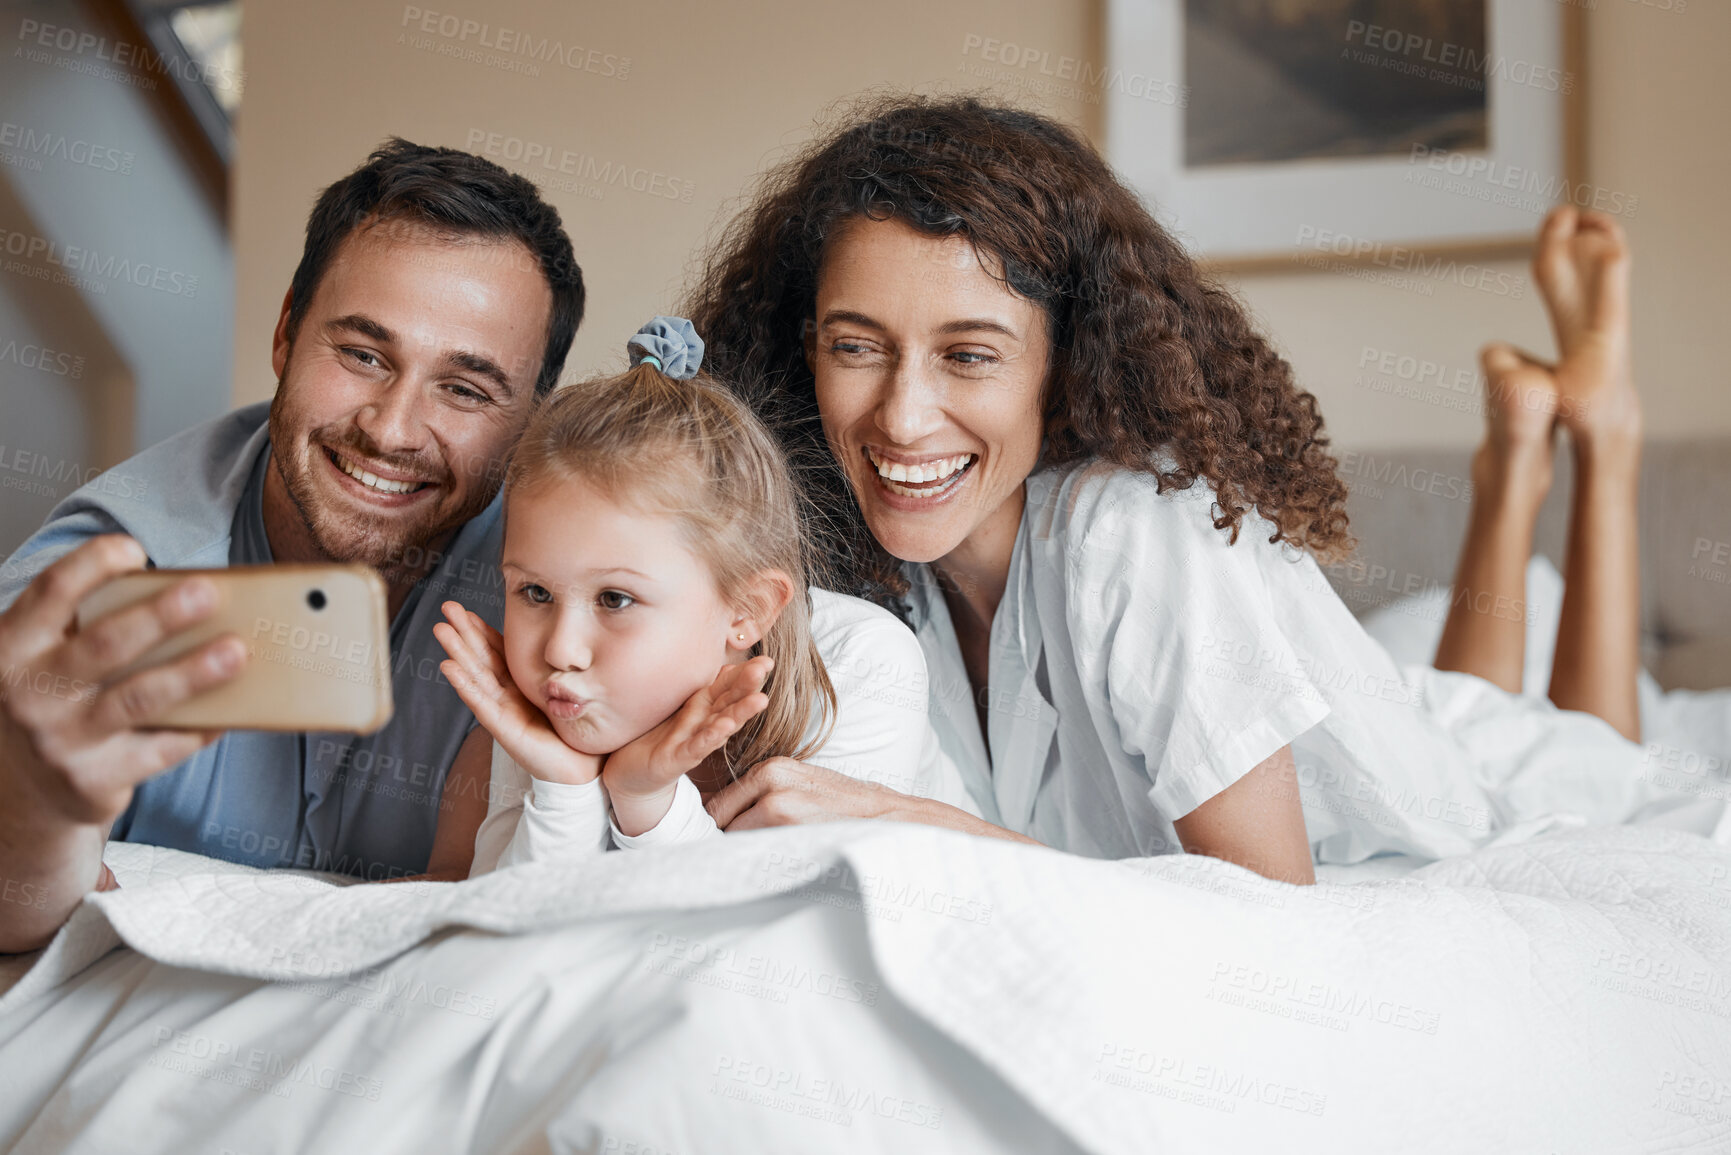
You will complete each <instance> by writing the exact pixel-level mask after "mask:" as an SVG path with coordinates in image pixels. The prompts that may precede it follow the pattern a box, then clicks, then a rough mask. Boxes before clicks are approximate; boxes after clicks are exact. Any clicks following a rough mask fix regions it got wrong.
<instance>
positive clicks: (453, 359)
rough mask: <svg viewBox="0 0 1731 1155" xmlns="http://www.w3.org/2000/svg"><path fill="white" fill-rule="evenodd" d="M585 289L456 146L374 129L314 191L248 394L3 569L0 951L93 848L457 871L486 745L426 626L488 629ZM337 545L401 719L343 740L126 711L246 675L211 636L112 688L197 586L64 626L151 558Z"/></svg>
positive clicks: (525, 200)
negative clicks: (377, 594) (537, 438)
mask: <svg viewBox="0 0 1731 1155" xmlns="http://www.w3.org/2000/svg"><path fill="white" fill-rule="evenodd" d="M583 300H584V290H583V280H582V273H581V271H580V270H579V268H578V267H577V264H576V261H575V259H574V257H573V254H572V249H571V243H570V241H569V239H568V238H567V237H566V235H565V233H564V231H563V229H562V228H561V226H560V222H559V215H558V213H557V212H556V211H555V210H554V209H553V208H552V207H550V206H549V205H547V204H545V203H544V202H542V201H541V199H540V197H539V195H538V194H537V192H536V190H535V187H534V186H533V185H532V184H530V183H529V182H528V181H527V180H524V179H523V178H521V177H518V176H514V175H512V174H510V173H508V172H506V171H505V170H504V169H501V168H499V167H498V166H496V165H494V164H492V163H490V162H488V161H485V160H482V159H480V158H479V157H475V156H471V155H469V154H466V153H462V152H457V151H455V150H451V149H435V148H425V147H421V146H418V145H414V144H410V143H408V142H406V141H402V140H392V141H390V142H389V143H387V144H386V145H385V146H384V147H383V148H381V149H380V150H379V151H377V152H375V153H374V154H373V155H372V156H371V157H370V158H369V159H368V161H367V163H366V164H365V165H363V166H362V167H361V168H359V169H357V170H356V171H355V172H353V173H351V174H350V175H349V176H347V177H344V178H343V179H342V180H340V181H338V182H336V183H335V184H333V185H332V186H331V187H330V188H328V189H326V190H325V191H324V193H323V194H322V195H321V196H320V198H319V201H318V204H317V205H316V207H315V208H314V210H313V214H312V217H311V219H310V220H309V221H308V224H307V236H306V247H305V249H304V250H303V253H302V257H301V262H300V265H299V267H298V268H297V269H296V271H295V275H294V279H293V282H292V283H291V285H290V288H289V291H288V293H287V295H286V296H285V297H284V299H283V306H282V313H281V316H280V317H279V319H278V321H277V328H276V333H275V337H274V340H273V345H272V367H273V368H274V370H275V372H276V374H277V388H276V394H275V397H274V398H273V400H272V401H271V402H270V403H269V405H268V407H267V406H266V405H265V404H262V403H261V404H257V405H252V406H248V407H245V408H242V409H239V410H237V411H235V412H233V413H230V414H228V415H226V416H224V417H221V418H219V419H217V420H215V421H211V422H208V423H206V424H204V425H202V426H199V427H197V428H194V429H191V430H188V431H186V432H185V433H182V434H180V435H178V436H176V437H174V438H171V439H170V440H168V441H166V442H164V443H162V444H161V445H158V446H155V447H153V448H151V449H149V450H146V451H145V452H143V453H141V454H139V455H138V456H136V457H134V458H132V459H131V460H129V461H127V462H125V463H123V464H122V465H120V466H118V467H116V469H115V470H113V471H110V472H111V473H115V474H119V475H121V476H122V477H124V478H126V479H127V480H128V481H130V482H132V483H133V484H129V485H126V486H120V485H115V484H111V483H108V484H105V482H104V479H103V478H97V479H95V480H94V481H93V482H91V484H89V485H86V486H85V487H83V488H82V489H80V490H79V491H78V492H76V493H74V494H72V495H70V496H69V497H68V498H67V499H66V500H65V501H63V502H61V503H60V505H59V506H57V507H56V509H55V510H54V512H53V513H52V514H51V515H50V518H49V521H48V523H47V524H46V525H44V526H43V528H42V529H41V530H40V531H38V532H37V533H36V534H35V535H34V536H32V537H31V538H30V539H29V540H28V541H26V542H25V543H24V545H23V546H21V547H20V548H19V550H18V551H17V553H15V554H14V555H13V556H12V557H11V558H10V559H9V560H8V561H7V562H6V563H5V564H4V566H3V567H0V607H8V608H7V609H6V611H5V613H4V614H3V615H0V877H4V878H5V879H7V880H8V882H9V884H10V885H9V888H8V893H9V894H12V895H27V896H28V898H29V900H28V901H21V902H10V903H4V904H0V952H15V951H20V950H29V949H33V948H36V947H39V946H41V945H43V944H44V943H46V942H47V941H48V939H49V938H51V937H52V936H53V933H54V931H55V929H56V928H58V927H59V925H60V924H61V923H62V922H64V921H65V919H66V917H67V916H68V915H69V914H70V912H71V911H72V909H73V908H74V907H75V906H76V905H77V904H78V903H79V901H80V900H81V899H82V897H83V895H84V894H85V893H86V892H87V891H89V890H91V889H93V888H98V887H102V886H107V885H112V878H111V877H110V876H109V875H108V873H107V870H106V868H105V867H103V866H102V848H103V844H104V842H105V841H106V840H107V839H108V838H109V837H113V838H119V839H125V840H129V841H138V842H149V843H152V844H155V845H160V846H169V847H175V848H178V849H183V850H189V851H194V852H196V853H200V854H207V855H212V856H215V857H219V858H224V859H228V860H231V861H235V862H243V863H249V864H252V865H255V866H262V867H275V866H281V867H302V868H310V869H316V870H334V871H339V872H342V873H347V874H353V875H357V876H360V877H362V878H368V879H381V878H390V877H403V876H407V875H410V874H418V873H421V872H423V871H425V872H429V873H432V874H435V875H441V874H443V875H445V876H460V874H461V872H462V871H463V870H464V869H465V868H466V865H467V862H468V857H469V852H470V850H471V847H472V841H473V831H474V828H475V826H476V825H478V823H479V821H480V817H481V815H482V814H484V813H485V810H486V799H485V797H484V791H485V786H486V783H487V781H488V772H487V767H488V757H489V753H490V743H489V742H488V741H487V735H486V732H485V731H484V730H480V729H477V728H475V723H474V718H473V716H472V715H471V714H470V713H469V711H468V709H467V708H465V707H464V706H463V704H462V702H461V701H460V700H459V699H458V697H457V695H456V693H455V691H453V690H452V688H451V687H450V686H449V684H447V683H446V682H445V681H444V680H443V679H442V678H440V677H439V675H438V665H439V661H440V660H441V659H442V658H443V656H444V655H443V652H442V651H441V650H440V649H439V647H438V644H437V642H436V641H434V638H433V633H432V625H433V623H434V622H435V621H436V620H438V617H439V604H440V602H442V601H444V600H445V599H447V598H456V599H457V600H459V601H461V602H462V603H463V604H464V605H466V606H469V607H471V608H473V609H475V610H476V611H477V612H479V613H481V614H482V616H483V617H486V618H488V619H489V620H490V621H491V622H492V624H493V625H494V626H495V627H497V626H499V625H500V624H501V621H502V617H503V611H504V599H503V593H502V585H501V583H500V579H499V577H498V570H497V560H498V550H499V539H500V532H501V511H500V502H499V499H498V491H499V486H500V481H501V480H502V476H503V470H502V462H503V461H504V459H505V458H506V456H507V455H508V453H509V452H510V449H511V447H512V445H513V444H514V443H515V442H516V440H517V438H518V436H519V434H521V432H522V430H523V428H524V426H525V424H526V423H527V421H528V419H529V415H530V413H531V411H532V410H533V408H534V406H535V403H536V401H537V400H538V398H540V397H541V396H543V395H544V394H546V393H547V392H548V391H549V390H550V389H551V388H552V387H553V386H554V384H555V383H556V382H557V380H558V377H559V372H560V370H561V369H562V368H563V366H564V362H565V355H566V353H567V352H568V350H569V349H570V347H571V339H572V337H573V335H574V334H575V332H576V329H577V325H578V322H579V321H580V320H581V318H582V313H583ZM112 480H113V479H112V478H110V479H109V481H110V482H112ZM140 483H142V484H140ZM121 495H124V496H121ZM331 561H337V562H351V563H362V564H366V565H370V566H373V567H375V568H376V569H377V570H378V571H379V573H380V575H381V576H382V577H383V578H384V580H385V582H386V585H387V587H388V589H389V601H388V606H389V611H390V614H391V629H390V641H391V663H392V683H393V687H392V688H393V694H394V696H395V701H396V713H395V715H394V717H393V718H392V720H391V721H390V722H389V723H388V724H387V725H386V726H385V727H384V728H383V729H381V730H379V731H378V732H377V733H375V734H372V735H368V736H366V737H355V736H353V735H345V734H336V733H297V734H271V733H261V732H245V731H228V732H226V733H187V732H177V731H165V730H152V729H148V728H142V727H140V726H139V720H140V719H142V718H147V717H150V716H153V715H154V714H155V713H156V712H157V711H159V710H161V709H164V708H166V707H167V706H169V705H172V704H173V703H176V702H179V701H181V700H183V699H185V698H187V697H189V696H191V695H193V694H196V693H198V692H200V691H201V690H204V689H207V688H209V687H211V686H214V685H217V684H219V683H221V682H223V681H225V680H227V679H228V678H231V677H233V676H234V675H235V674H236V673H237V672H238V671H239V668H240V666H241V665H242V664H243V663H244V660H245V650H244V645H243V644H242V643H241V641H240V640H239V639H238V638H235V637H233V636H232V635H231V636H228V637H225V638H219V639H216V640H215V641H213V642H210V643H208V644H206V645H205V646H203V647H200V648H198V649H196V650H194V651H193V652H191V653H189V654H187V655H185V656H183V657H181V658H179V659H176V660H174V661H172V662H169V663H166V664H164V665H161V666H157V667H155V668H152V669H149V670H145V671H141V672H139V673H136V674H134V675H132V676H130V677H128V678H126V679H124V680H121V681H118V682H115V683H114V684H112V685H109V684H106V683H108V682H109V681H110V679H111V678H112V676H113V675H114V674H115V673H116V672H118V671H119V670H121V669H122V668H124V667H125V666H126V665H127V664H129V663H130V662H131V661H132V660H133V659H135V658H136V657H137V656H138V655H140V654H142V653H143V652H144V651H146V650H147V649H149V648H150V647H151V646H152V645H154V644H155V643H156V642H158V641H159V640H161V639H162V638H163V637H165V636H167V635H170V634H173V633H175V632H177V631H179V630H181V629H183V628H185V627H186V626H187V625H188V624H190V623H192V622H194V621H196V620H198V619H199V618H200V617H202V616H203V615H205V614H207V613H209V612H210V610H211V608H212V595H213V593H214V590H213V589H212V587H211V583H210V582H209V580H208V579H199V578H192V579H187V580H184V581H182V582H179V583H176V585H174V586H173V587H171V588H170V589H168V590H167V591H165V592H164V593H163V594H162V595H160V596H158V597H156V598H153V599H150V600H149V601H148V602H146V603H144V604H141V605H139V606H136V607H131V608H128V609H125V610H122V611H118V612H116V613H114V614H111V615H109V616H108V617H106V618H104V619H102V620H100V621H98V622H94V623H91V624H90V626H89V627H88V628H86V629H84V630H77V629H76V628H75V611H76V607H77V604H78V602H79V601H80V599H81V598H83V597H84V595H86V594H87V593H89V592H90V591H91V590H94V589H95V588H97V587H98V586H100V585H101V584H102V583H103V582H104V581H106V580H108V579H109V578H111V577H114V576H116V575H118V574H121V573H124V572H126V571H129V570H134V569H138V568H140V567H141V566H143V565H145V564H147V563H148V564H151V565H156V566H162V567H169V568H195V567H204V568H209V567H215V566H227V565H253V564H265V563H293V562H331ZM447 778H449V779H450V781H451V782H452V786H453V790H452V794H453V795H456V796H454V797H447V798H445V799H444V800H443V805H445V806H447V807H456V808H459V809H461V811H462V812H463V814H464V815H465V816H466V819H465V821H463V822H457V823H452V824H448V826H449V828H451V829H453V830H455V831H457V834H455V835H448V836H447V842H448V843H449V845H441V846H438V847H435V846H434V838H433V836H434V831H435V829H436V828H437V826H438V818H439V813H440V807H441V795H442V794H443V793H444V792H445V785H446V782H447ZM458 786H466V787H467V789H466V790H458V789H456V788H457V787H458ZM464 830H466V831H467V832H468V841H469V842H470V844H471V845H469V846H464V845H459V843H461V842H462V841H463V838H462V837H461V832H462V831H464Z"/></svg>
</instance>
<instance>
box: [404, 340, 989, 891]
mask: <svg viewBox="0 0 1731 1155" xmlns="http://www.w3.org/2000/svg"><path fill="white" fill-rule="evenodd" d="M629 349H630V353H631V357H632V362H633V368H632V369H631V370H630V371H629V372H627V373H625V374H624V375H622V376H618V377H612V378H605V379H600V380H594V381H589V382H586V383H583V384H580V385H573V386H570V387H568V388H566V389H562V390H560V391H559V392H558V393H556V394H555V395H554V396H553V397H552V398H551V399H549V401H548V402H547V403H546V404H545V406H544V407H543V408H542V410H541V411H540V412H539V413H538V414H537V415H536V416H535V418H534V420H533V421H532V422H531V424H530V426H529V428H528V430H527V431H526V432H525V433H524V435H523V438H522V440H521V441H520V442H519V443H518V446H517V448H516V450H515V452H514V453H513V456H512V459H511V464H510V468H509V470H508V472H507V477H506V482H505V511H506V512H505V539H504V547H503V552H502V557H501V570H502V574H503V578H504V589H505V596H506V609H505V630H504V634H503V636H501V635H500V634H499V633H497V632H496V631H493V630H492V629H491V628H490V627H488V626H487V625H486V623H485V622H483V621H482V620H481V619H480V617H479V616H477V615H475V614H473V613H471V612H469V611H468V610H465V609H464V608H463V607H462V606H460V605H458V604H457V603H455V602H448V603H446V605H445V607H444V609H445V614H446V618H447V622H445V623H440V624H439V625H438V626H437V627H435V630H434V633H435V635H436V636H437V638H438V640H439V642H440V643H441V644H442V645H443V646H444V647H445V650H446V652H447V653H448V654H449V655H450V658H449V660H447V661H446V662H444V663H443V664H442V666H441V667H440V668H441V670H442V671H443V672H444V674H445V676H446V677H447V678H449V680H450V681H451V684H452V685H453V686H454V687H455V688H456V690H457V692H458V693H459V694H460V695H461V696H462V698H463V700H464V701H465V702H466V703H467V704H468V705H469V707H470V708H471V709H472V710H473V711H474V713H475V717H476V719H477V720H478V721H479V722H480V724H481V725H482V726H483V727H485V729H486V730H487V732H488V733H489V734H491V735H492V737H493V739H494V750H493V761H492V783H491V787H490V789H489V791H488V799H489V805H488V813H487V817H486V819H485V821H484V822H483V823H482V824H481V828H480V831H479V834H478V835H477V836H476V839H475V855H474V859H473V862H472V864H471V867H470V873H471V875H476V874H482V873H486V872H487V871H490V870H493V869H497V868H500V867H504V866H509V865H513V864H515V863H518V862H523V861H528V860H531V859H536V858H544V857H550V856H556V855H580V854H592V853H598V852H600V851H602V850H604V849H606V847H607V845H608V843H609V842H612V843H615V844H617V845H620V846H642V845H645V844H652V843H665V842H680V841H687V840H691V839H696V838H703V837H708V836H713V835H715V834H718V833H719V829H718V827H717V826H716V824H715V822H714V821H713V820H712V819H711V818H710V817H709V814H708V813H707V812H706V811H705V810H704V808H703V801H702V796H701V795H702V793H703V792H707V791H712V790H714V789H717V788H719V787H720V786H722V785H724V784H725V783H726V782H728V781H729V780H730V779H731V778H732V777H733V776H735V775H736V774H737V773H740V772H743V771H744V770H745V769H748V768H750V767H752V766H755V765H757V764H759V763H762V762H765V761H769V760H771V759H774V758H777V757H788V758H798V759H812V760H814V761H816V762H818V763H821V764H824V765H827V766H829V767H831V768H832V769H837V770H841V771H843V772H845V773H848V774H850V775H852V776H854V777H856V778H864V779H870V780H875V781H887V782H891V783H894V782H895V781H896V780H898V779H901V780H905V778H906V777H907V769H908V767H910V766H918V767H920V770H919V772H918V773H917V774H916V778H918V779H919V780H920V781H919V782H918V783H917V785H916V787H915V788H916V790H918V789H921V788H922V787H923V788H925V789H927V790H930V791H935V792H938V793H942V794H946V795H952V796H954V797H955V798H957V799H958V800H960V799H961V797H962V796H963V795H964V793H965V792H964V790H963V788H962V787H961V784H960V780H959V779H956V780H955V782H954V783H953V784H950V785H948V786H945V785H943V784H942V783H941V781H940V780H939V779H940V775H941V773H942V770H943V763H942V762H941V760H940V759H939V757H938V755H937V746H936V742H935V738H933V736H932V734H931V731H930V728H929V726H927V725H926V719H925V699H924V694H923V690H924V679H925V668H924V660H923V657H922V655H921V653H920V650H919V646H918V643H917V642H916V641H915V639H914V638H913V635H912V634H911V633H909V632H908V631H907V629H906V628H905V627H903V626H902V625H901V623H899V622H897V621H896V620H895V619H894V618H893V617H892V616H891V615H890V614H888V613H887V612H885V611H883V610H881V609H878V608H877V607H875V606H872V605H870V604H869V603H867V602H864V601H861V600H859V599H856V598H850V597H845V596H843V595H840V594H834V593H830V592H828V591H825V590H817V589H813V590H809V593H808V590H807V586H806V562H805V553H806V549H807V547H806V544H805V541H804V538H803V535H802V532H801V529H800V513H799V509H798V504H797V496H796V492H795V489H794V485H793V482H792V479H791V477H790V475H789V471H788V469H787V466H786V464H785V462H784V460H783V459H782V457H781V454H780V452H779V450H778V449H777V448H776V445H775V442H774V440H773V438H771V436H770V435H769V433H768V432H767V431H766V430H765V429H764V428H763V426H762V425H761V424H760V423H759V422H758V421H757V419H756V418H755V417H753V416H752V415H751V413H750V412H749V411H748V410H747V409H746V408H745V407H744V406H743V405H742V404H741V403H740V402H738V401H737V400H735V399H734V398H733V396H732V395H731V394H730V393H729V392H728V391H726V390H725V389H722V388H720V387H719V386H717V385H715V384H714V383H713V382H711V381H709V380H707V379H705V378H703V377H699V376H697V375H696V374H697V367H698V364H699V362H700V359H701V357H702V353H703V344H702V342H701V341H700V340H699V339H698V338H697V335H696V333H695V332H694V331H693V330H692V329H691V326H690V323H689V322H687V321H683V320H680V319H676V318H656V320H655V321H654V322H651V324H649V325H647V326H645V327H644V329H643V330H641V331H640V332H639V333H638V335H637V336H635V337H633V338H632V340H631V343H630V345H629ZM826 664H827V670H826ZM828 671H834V675H833V677H832V675H831V673H830V672H828ZM952 773H953V771H952ZM609 809H611V813H612V820H611V823H610V822H609V819H608V811H609Z"/></svg>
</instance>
